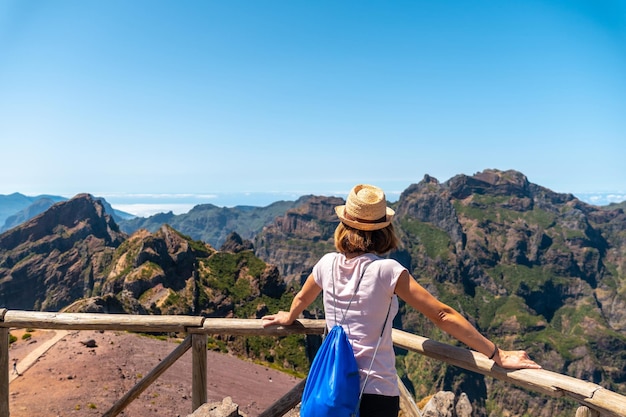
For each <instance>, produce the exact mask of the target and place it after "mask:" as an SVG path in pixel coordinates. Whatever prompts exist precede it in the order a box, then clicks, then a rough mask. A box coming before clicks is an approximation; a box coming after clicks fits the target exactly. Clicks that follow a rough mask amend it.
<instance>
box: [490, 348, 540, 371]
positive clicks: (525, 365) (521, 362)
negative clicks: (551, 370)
mask: <svg viewBox="0 0 626 417" xmlns="http://www.w3.org/2000/svg"><path fill="white" fill-rule="evenodd" d="M493 360H494V361H495V362H496V363H497V364H498V365H499V366H500V367H502V368H505V369H541V365H539V364H538V363H536V362H535V361H533V360H532V359H530V357H529V356H528V354H527V353H526V351H524V350H501V349H498V352H497V354H496V355H495V356H494V358H493Z"/></svg>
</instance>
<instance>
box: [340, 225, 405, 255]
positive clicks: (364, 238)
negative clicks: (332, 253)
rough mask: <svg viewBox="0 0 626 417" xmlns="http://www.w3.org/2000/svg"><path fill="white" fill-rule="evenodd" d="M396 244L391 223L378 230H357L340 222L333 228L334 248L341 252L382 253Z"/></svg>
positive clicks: (396, 240)
mask: <svg viewBox="0 0 626 417" xmlns="http://www.w3.org/2000/svg"><path fill="white" fill-rule="evenodd" d="M398 245H399V240H398V237H397V236H396V232H395V230H394V228H393V224H389V226H387V227H385V228H382V229H378V230H359V229H355V228H353V227H350V226H347V225H345V224H343V223H342V222H340V223H339V226H337V228H336V229H335V248H337V250H338V251H339V252H341V253H351V252H374V253H375V254H377V255H383V254H385V253H387V252H390V251H392V250H394V249H396V248H397V247H398Z"/></svg>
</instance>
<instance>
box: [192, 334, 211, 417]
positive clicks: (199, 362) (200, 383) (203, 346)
mask: <svg viewBox="0 0 626 417" xmlns="http://www.w3.org/2000/svg"><path fill="white" fill-rule="evenodd" d="M207 337H208V336H207V335H206V334H196V333H194V334H192V335H191V366H192V370H191V407H192V411H196V410H197V409H198V408H199V407H200V406H201V405H202V404H204V403H206V401H207V382H206V378H207V376H206V369H207V368H206V362H207V354H206V350H207Z"/></svg>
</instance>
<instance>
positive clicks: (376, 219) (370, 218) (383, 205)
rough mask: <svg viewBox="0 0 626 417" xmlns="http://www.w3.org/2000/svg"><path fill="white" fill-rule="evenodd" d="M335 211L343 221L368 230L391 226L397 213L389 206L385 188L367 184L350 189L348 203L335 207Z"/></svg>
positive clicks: (351, 225)
mask: <svg viewBox="0 0 626 417" xmlns="http://www.w3.org/2000/svg"><path fill="white" fill-rule="evenodd" d="M335 213H337V216H339V220H341V222H342V223H344V224H346V225H348V226H350V227H353V228H355V229H359V230H366V231H368V230H378V229H383V228H385V227H387V226H389V224H390V223H391V220H392V219H393V215H394V214H395V212H394V211H393V210H392V209H390V208H389V207H387V199H386V198H385V193H384V192H383V190H381V189H380V188H378V187H375V186H373V185H367V184H359V185H356V186H355V187H354V188H353V189H352V190H351V191H350V194H349V195H348V199H347V200H346V204H345V205H343V206H337V207H335Z"/></svg>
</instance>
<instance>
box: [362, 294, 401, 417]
mask: <svg viewBox="0 0 626 417" xmlns="http://www.w3.org/2000/svg"><path fill="white" fill-rule="evenodd" d="M392 304H393V297H392V298H391V301H390V302H389V309H388V310H387V315H386V316H385V321H384V322H383V330H382V331H381V332H380V336H379V337H378V341H377V342H376V347H375V348H374V355H372V361H371V362H370V367H369V369H368V370H367V373H366V374H365V380H364V381H363V386H362V387H361V392H360V393H359V402H358V403H357V405H356V409H355V413H354V415H355V416H356V414H357V413H356V411H358V409H359V408H360V407H361V398H363V392H364V391H365V386H366V385H367V380H368V379H369V377H370V373H371V372H372V367H373V366H374V359H376V354H377V353H378V347H379V346H380V342H381V341H382V340H383V335H384V334H385V328H386V327H387V320H389V313H390V312H391V305H392Z"/></svg>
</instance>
